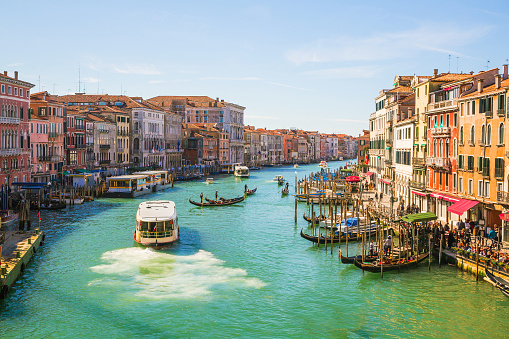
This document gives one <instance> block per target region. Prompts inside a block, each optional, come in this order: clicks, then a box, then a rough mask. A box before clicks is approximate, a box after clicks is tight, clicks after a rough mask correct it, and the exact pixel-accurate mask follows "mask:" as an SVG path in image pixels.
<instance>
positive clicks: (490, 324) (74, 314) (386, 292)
mask: <svg viewBox="0 0 509 339" xmlns="http://www.w3.org/2000/svg"><path fill="white" fill-rule="evenodd" d="M317 169H318V168H317V167H316V166H315V165H311V166H301V167H299V168H298V169H297V171H298V173H299V177H303V176H304V175H306V174H308V173H309V172H310V171H311V170H317ZM294 172H295V169H294V168H289V167H283V168H271V169H267V170H264V171H259V172H253V173H252V174H253V175H252V177H251V178H250V179H248V180H238V179H235V178H233V177H227V176H222V177H217V178H215V179H214V183H213V184H212V185H206V184H204V183H201V182H195V183H178V184H177V186H176V188H175V189H174V190H169V191H167V192H161V193H156V194H153V195H152V196H148V197H147V196H145V197H140V198H138V199H132V200H122V199H100V200H97V201H95V202H94V203H91V204H85V205H83V206H75V207H72V208H69V209H68V210H67V211H65V212H63V213H50V212H42V213H41V216H42V219H43V229H44V230H45V231H46V233H47V237H46V244H45V246H44V247H43V248H41V250H40V251H38V253H37V254H36V257H35V260H34V261H33V262H32V263H31V264H30V265H28V267H27V274H25V276H23V277H22V278H21V279H20V281H19V282H18V283H17V284H16V286H15V288H14V289H13V290H12V293H11V294H10V295H9V297H8V298H7V300H6V301H5V302H3V301H0V331H1V332H0V337H2V338H4V337H13V338H21V337H66V338H68V337H73V336H74V337H97V338H104V337H115V338H117V337H125V338H132V337H138V336H139V337H184V338H188V337H206V338H209V337H247V338H253V337H279V338H287V337H295V338H301V337H319V338H323V337H328V338H338V337H351V338H372V337H396V338H398V337H402V338H408V337H436V338H443V337H487V336H494V337H503V335H504V334H505V333H506V331H507V325H508V321H507V320H506V319H507V318H508V317H507V316H508V315H509V312H508V306H509V302H508V300H506V299H505V297H504V296H503V295H502V294H501V293H499V292H498V291H496V290H494V289H493V288H492V287H491V286H490V285H488V284H486V283H484V282H479V283H476V282H475V278H473V276H472V275H468V274H465V273H462V272H460V271H457V270H456V269H455V268H452V267H449V266H443V267H442V268H438V266H437V265H436V264H433V265H432V270H431V273H429V272H428V268H427V265H426V264H425V265H422V266H421V267H419V268H417V269H413V270H409V271H407V272H405V273H401V274H398V273H397V272H390V273H386V274H384V278H383V279H381V278H380V276H379V275H377V274H371V273H364V275H363V274H362V272H361V271H360V270H358V269H357V268H355V267H353V266H348V265H342V264H340V263H339V260H338V258H337V255H338V250H337V246H336V247H334V254H333V255H332V256H331V255H330V254H329V251H327V253H326V252H325V250H324V247H323V246H321V247H320V248H318V247H316V246H312V245H311V243H309V242H307V241H306V240H304V239H302V238H301V237H300V236H299V232H300V229H301V227H302V228H304V229H305V230H308V229H307V227H308V224H307V223H306V222H305V221H304V220H303V219H302V214H303V213H304V211H305V210H307V209H306V207H305V205H304V204H299V211H298V223H297V225H295V224H294V221H293V218H294V210H293V199H292V198H291V197H286V198H282V197H281V194H280V192H281V187H278V186H277V182H274V181H273V180H272V179H273V178H274V176H275V175H276V174H283V175H284V176H285V178H286V179H287V180H289V182H290V184H291V188H290V191H291V193H292V194H293V183H294ZM245 183H247V184H248V185H249V188H254V187H258V191H257V193H256V194H255V195H253V196H250V197H248V198H247V200H246V202H244V203H241V204H239V205H235V206H230V207H227V208H220V207H218V208H209V209H207V208H203V209H202V208H198V207H194V206H192V205H190V204H189V203H188V201H187V200H188V199H189V198H193V199H199V194H200V192H203V193H204V195H205V196H207V197H213V196H214V193H215V191H216V190H219V195H220V196H225V197H232V196H238V195H241V194H242V191H243V188H244V184H245ZM150 199H170V200H173V201H175V202H176V205H177V211H178V216H179V224H180V227H181V232H180V234H181V239H180V241H179V242H178V243H176V244H174V245H172V246H169V247H168V248H165V249H164V250H160V251H154V250H152V249H145V248H142V247H139V246H137V245H136V244H135V243H134V241H133V232H134V223H135V215H136V209H137V206H138V204H139V203H140V202H141V201H145V200H150ZM308 232H310V230H308ZM350 252H351V253H353V252H355V245H353V244H350Z"/></svg>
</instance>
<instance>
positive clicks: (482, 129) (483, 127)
mask: <svg viewBox="0 0 509 339" xmlns="http://www.w3.org/2000/svg"><path fill="white" fill-rule="evenodd" d="M481 142H484V143H486V125H482V127H481Z"/></svg>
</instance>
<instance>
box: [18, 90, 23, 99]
mask: <svg viewBox="0 0 509 339" xmlns="http://www.w3.org/2000/svg"><path fill="white" fill-rule="evenodd" d="M19 96H20V97H22V96H23V88H20V89H19Z"/></svg>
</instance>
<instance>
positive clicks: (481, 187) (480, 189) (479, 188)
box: [477, 180, 484, 197]
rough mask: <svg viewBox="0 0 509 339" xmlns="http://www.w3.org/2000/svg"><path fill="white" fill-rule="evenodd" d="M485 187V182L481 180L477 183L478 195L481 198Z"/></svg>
mask: <svg viewBox="0 0 509 339" xmlns="http://www.w3.org/2000/svg"><path fill="white" fill-rule="evenodd" d="M483 187H484V184H483V181H482V180H479V181H478V182H477V195H478V196H480V197H482V191H483Z"/></svg>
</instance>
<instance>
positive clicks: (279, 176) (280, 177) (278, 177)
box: [274, 175, 284, 181]
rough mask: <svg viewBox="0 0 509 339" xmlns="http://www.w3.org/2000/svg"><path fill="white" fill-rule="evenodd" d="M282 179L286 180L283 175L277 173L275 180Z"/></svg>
mask: <svg viewBox="0 0 509 339" xmlns="http://www.w3.org/2000/svg"><path fill="white" fill-rule="evenodd" d="M280 180H284V179H283V176H282V175H276V176H275V177H274V181H280Z"/></svg>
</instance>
